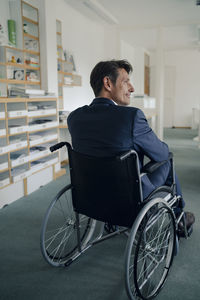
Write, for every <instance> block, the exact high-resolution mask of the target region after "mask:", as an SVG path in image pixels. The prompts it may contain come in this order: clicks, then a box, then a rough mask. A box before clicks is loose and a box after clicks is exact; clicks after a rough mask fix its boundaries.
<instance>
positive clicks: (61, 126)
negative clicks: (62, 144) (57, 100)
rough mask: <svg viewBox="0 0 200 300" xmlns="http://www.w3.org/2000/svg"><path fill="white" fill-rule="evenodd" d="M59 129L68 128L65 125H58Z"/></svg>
mask: <svg viewBox="0 0 200 300" xmlns="http://www.w3.org/2000/svg"><path fill="white" fill-rule="evenodd" d="M59 128H60V129H62V128H68V126H67V124H66V125H65V124H59Z"/></svg>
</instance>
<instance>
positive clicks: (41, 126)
mask: <svg viewBox="0 0 200 300" xmlns="http://www.w3.org/2000/svg"><path fill="white" fill-rule="evenodd" d="M56 126H58V122H57V121H53V122H47V123H43V124H34V125H29V131H30V132H31V131H36V130H41V129H48V128H52V127H56Z"/></svg>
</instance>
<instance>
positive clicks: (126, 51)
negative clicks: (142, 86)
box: [120, 40, 136, 88]
mask: <svg viewBox="0 0 200 300" xmlns="http://www.w3.org/2000/svg"><path fill="white" fill-rule="evenodd" d="M120 58H121V59H126V60H128V62H130V64H131V65H132V67H133V73H132V74H131V75H130V80H131V83H132V84H133V86H134V88H135V76H136V74H135V63H136V62H135V50H134V48H133V47H132V46H131V45H129V44H128V43H126V42H125V41H123V40H121V49H120Z"/></svg>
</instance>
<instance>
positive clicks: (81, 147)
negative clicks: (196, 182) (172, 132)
mask: <svg viewBox="0 0 200 300" xmlns="http://www.w3.org/2000/svg"><path fill="white" fill-rule="evenodd" d="M68 127H69V131H70V134H71V137H72V146H73V148H74V150H76V151H78V152H80V153H83V154H88V155H92V156H98V157H108V156H115V155H118V154H121V153H123V152H125V151H128V150H130V149H134V150H136V151H137V153H138V156H139V160H140V167H142V166H143V160H144V155H146V156H147V157H149V158H150V160H153V161H158V162H159V161H162V160H166V159H167V158H168V155H169V150H168V146H167V144H165V143H164V142H162V141H160V140H159V139H158V137H157V136H156V135H155V133H154V132H153V131H152V129H151V128H150V127H149V125H148V122H147V120H146V118H145V115H144V113H143V112H142V111H141V110H140V109H138V108H135V107H127V106H118V105H116V104H115V103H114V102H113V101H112V100H109V99H107V98H95V99H94V100H93V102H92V103H91V104H90V105H85V106H83V107H80V108H78V109H76V110H75V111H73V112H72V113H71V114H70V115H69V117H68ZM161 175H162V174H161ZM160 178H162V176H159V179H157V178H155V180H154V183H155V182H156V181H157V180H159V181H160ZM164 178H165V179H166V176H164ZM165 179H162V180H164V181H165ZM142 184H143V196H144V198H146V197H147V195H148V194H149V193H150V192H152V190H154V189H155V185H154V184H152V181H150V180H149V178H148V177H147V176H144V177H142ZM158 184H159V185H160V184H164V182H158Z"/></svg>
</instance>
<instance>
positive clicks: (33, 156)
mask: <svg viewBox="0 0 200 300" xmlns="http://www.w3.org/2000/svg"><path fill="white" fill-rule="evenodd" d="M50 153H51V151H50V150H49V149H46V150H44V151H40V152H36V153H34V152H33V153H31V154H30V155H29V157H30V161H31V160H36V159H38V158H41V157H43V156H45V155H48V154H50Z"/></svg>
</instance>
